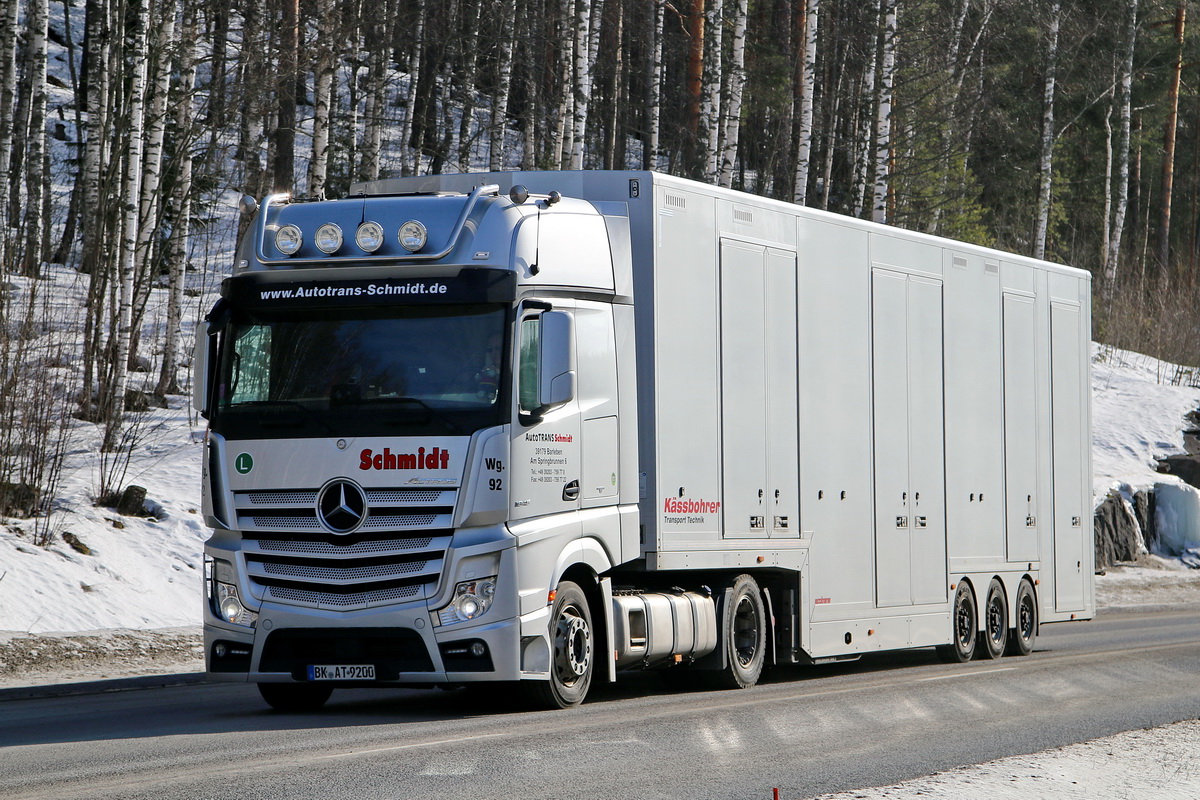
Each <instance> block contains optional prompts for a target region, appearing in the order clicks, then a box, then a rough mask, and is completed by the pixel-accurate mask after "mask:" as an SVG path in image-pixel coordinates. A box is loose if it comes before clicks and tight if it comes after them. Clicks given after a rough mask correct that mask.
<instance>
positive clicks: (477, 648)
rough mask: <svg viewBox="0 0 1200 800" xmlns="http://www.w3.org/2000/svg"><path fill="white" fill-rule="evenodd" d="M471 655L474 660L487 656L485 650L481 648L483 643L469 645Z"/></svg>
mask: <svg viewBox="0 0 1200 800" xmlns="http://www.w3.org/2000/svg"><path fill="white" fill-rule="evenodd" d="M471 655H473V656H475V657H476V658H483V657H484V656H485V655H487V648H486V647H484V646H483V642H472V643H471Z"/></svg>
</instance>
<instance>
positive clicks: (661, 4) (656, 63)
mask: <svg viewBox="0 0 1200 800" xmlns="http://www.w3.org/2000/svg"><path fill="white" fill-rule="evenodd" d="M665 6H666V2H665V0H654V11H653V13H654V42H653V45H652V46H651V48H650V54H651V55H650V64H649V70H648V72H649V78H650V80H649V82H648V83H647V87H648V91H647V98H646V117H647V119H646V144H645V147H644V148H643V150H642V169H657V167H658V149H659V135H660V134H659V129H660V125H661V121H662V81H663V17H664V11H665Z"/></svg>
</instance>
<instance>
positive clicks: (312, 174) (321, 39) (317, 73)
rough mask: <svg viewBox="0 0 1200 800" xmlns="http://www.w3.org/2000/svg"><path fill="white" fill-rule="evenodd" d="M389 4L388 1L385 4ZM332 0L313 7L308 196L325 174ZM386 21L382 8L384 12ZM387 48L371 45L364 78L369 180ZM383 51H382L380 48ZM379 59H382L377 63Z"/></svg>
mask: <svg viewBox="0 0 1200 800" xmlns="http://www.w3.org/2000/svg"><path fill="white" fill-rule="evenodd" d="M385 5H386V6H387V7H390V6H391V5H392V4H391V3H387V4H385ZM334 10H335V9H334V4H333V0H320V2H319V3H318V4H317V8H316V15H317V19H316V23H317V24H316V28H317V41H316V45H315V48H316V51H317V53H316V60H315V64H314V65H313V72H314V76H313V124H312V155H311V157H310V158H309V161H308V176H307V177H308V180H307V188H306V193H307V194H308V196H309V197H323V196H324V195H325V180H326V178H327V176H328V175H329V125H330V103H331V99H332V97H333V79H334V74H335V72H336V70H337V57H336V53H335V47H336V46H337V43H335V42H334V41H332V39H331V36H332V33H331V31H332V30H334V29H335V28H334V26H335V25H336V24H337V16H336V15H335V14H334ZM385 25H386V12H385ZM386 50H387V48H386V47H381V46H378V45H376V46H375V47H372V48H371V54H370V59H371V66H370V67H369V70H370V75H371V76H372V77H371V78H368V81H369V83H370V88H369V89H368V100H367V105H368V113H367V120H366V132H365V134H364V136H363V173H364V175H363V177H366V178H367V179H368V180H373V179H374V178H376V177H378V176H379V139H377V138H376V137H379V136H380V134H381V131H382V116H383V108H382V102H381V101H380V99H379V98H377V96H376V95H377V94H382V90H381V89H380V88H378V87H380V86H381V85H382V83H383V74H384V72H385V69H386V59H387V53H386ZM380 51H383V52H380ZM380 62H383V63H380Z"/></svg>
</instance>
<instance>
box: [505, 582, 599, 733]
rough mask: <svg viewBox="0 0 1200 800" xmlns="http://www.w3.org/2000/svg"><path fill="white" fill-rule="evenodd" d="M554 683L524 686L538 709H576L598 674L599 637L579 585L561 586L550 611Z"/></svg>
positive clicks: (531, 682)
mask: <svg viewBox="0 0 1200 800" xmlns="http://www.w3.org/2000/svg"><path fill="white" fill-rule="evenodd" d="M550 647H551V655H550V680H548V681H526V682H524V683H523V684H522V686H523V688H524V691H525V695H526V700H527V702H528V705H530V706H531V707H534V708H541V709H555V708H572V707H574V706H577V705H579V704H580V703H582V702H583V699H584V698H585V697H587V693H588V688H589V687H590V686H591V684H592V673H594V672H595V670H596V637H595V633H594V630H593V628H592V612H591V609H589V608H588V601H587V596H586V595H585V594H584V593H583V589H581V588H579V585H578V584H575V583H571V582H570V581H563V582H562V583H560V584H559V585H558V589H557V590H556V594H555V598H554V606H553V607H552V608H551V610H550Z"/></svg>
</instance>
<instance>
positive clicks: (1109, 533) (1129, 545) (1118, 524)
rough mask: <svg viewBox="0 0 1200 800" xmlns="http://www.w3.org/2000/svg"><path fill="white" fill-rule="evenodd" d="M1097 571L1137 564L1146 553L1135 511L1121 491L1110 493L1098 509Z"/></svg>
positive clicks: (1096, 526)
mask: <svg viewBox="0 0 1200 800" xmlns="http://www.w3.org/2000/svg"><path fill="white" fill-rule="evenodd" d="M1094 535H1095V543H1096V569H1097V570H1104V569H1108V568H1109V567H1111V566H1113V565H1114V564H1116V563H1117V562H1118V561H1133V560H1134V559H1136V558H1137V556H1138V553H1140V552H1142V551H1143V549H1144V545H1143V544H1142V536H1141V528H1140V527H1139V526H1138V521H1137V517H1136V516H1135V515H1134V511H1133V508H1132V507H1130V505H1129V503H1127V502H1125V499H1124V498H1123V497H1121V495H1120V493H1118V492H1115V491H1113V492H1109V493H1108V497H1106V498H1104V502H1102V503H1101V504H1100V505H1099V506H1097V508H1096V517H1095V534H1094Z"/></svg>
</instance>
